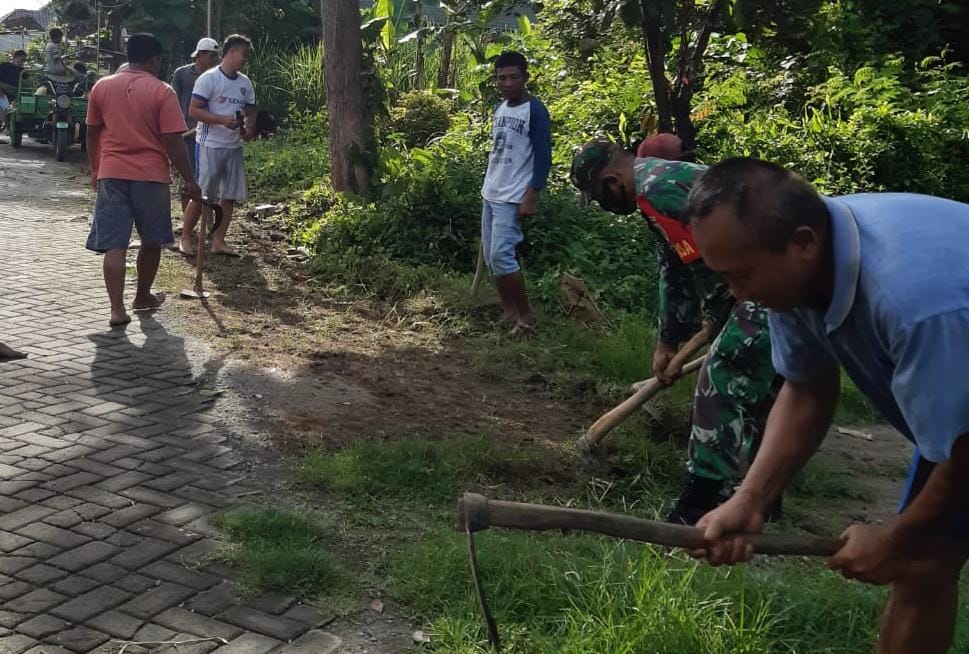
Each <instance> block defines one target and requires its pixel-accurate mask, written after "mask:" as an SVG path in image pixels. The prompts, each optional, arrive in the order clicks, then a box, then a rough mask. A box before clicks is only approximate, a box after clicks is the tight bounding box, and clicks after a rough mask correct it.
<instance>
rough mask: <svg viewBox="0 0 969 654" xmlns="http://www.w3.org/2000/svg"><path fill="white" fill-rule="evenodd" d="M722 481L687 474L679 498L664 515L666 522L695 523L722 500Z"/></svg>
mask: <svg viewBox="0 0 969 654" xmlns="http://www.w3.org/2000/svg"><path fill="white" fill-rule="evenodd" d="M723 486H724V484H723V482H722V481H721V480H719V479H707V478H706V477H698V476H697V475H687V476H686V481H685V482H683V490H682V491H680V498H679V499H678V500H676V506H674V507H673V510H672V511H670V513H669V515H667V516H666V522H671V523H673V524H678V525H691V526H692V525H695V524H696V522H697V520H699V519H700V518H702V517H703V516H704V515H706V514H707V513H709V512H710V511H712V510H713V509H715V508H716V507H718V506H719V505H720V503H721V502H723V498H722V496H721V492H722V491H723Z"/></svg>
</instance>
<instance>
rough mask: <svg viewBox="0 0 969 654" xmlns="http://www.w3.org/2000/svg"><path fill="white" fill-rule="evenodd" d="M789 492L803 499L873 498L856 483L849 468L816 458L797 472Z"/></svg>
mask: <svg viewBox="0 0 969 654" xmlns="http://www.w3.org/2000/svg"><path fill="white" fill-rule="evenodd" d="M790 492H791V493H792V494H793V495H794V497H798V498H800V499H804V500H817V499H826V500H846V499H852V500H862V501H870V500H873V499H874V498H873V497H872V494H871V492H870V491H868V490H867V489H865V488H863V487H862V486H861V485H860V484H859V483H858V481H857V479H856V478H855V476H854V474H853V473H852V472H851V471H850V470H848V469H847V468H845V467H842V466H838V465H834V464H832V463H831V462H827V461H820V460H818V459H816V458H815V459H811V460H810V461H808V462H807V465H805V466H804V468H803V469H802V470H801V472H800V473H798V475H797V477H796V478H795V479H794V483H793V484H792V486H791V491H790Z"/></svg>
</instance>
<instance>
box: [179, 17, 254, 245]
mask: <svg viewBox="0 0 969 654" xmlns="http://www.w3.org/2000/svg"><path fill="white" fill-rule="evenodd" d="M251 50H252V41H250V40H249V39H248V38H247V37H245V36H242V35H241V34H233V35H231V36H229V37H228V38H226V40H225V42H224V43H223V44H222V63H221V64H220V65H218V66H216V67H215V68H211V69H209V70H207V71H206V72H204V73H202V74H201V75H199V78H198V80H197V81H196V82H195V88H194V89H193V91H192V102H191V104H190V105H189V108H188V115H189V117H191V118H192V119H194V120H197V121H198V123H199V124H198V131H197V133H196V136H195V142H196V164H197V165H198V168H197V170H198V184H199V186H200V187H201V188H202V196H203V197H204V198H205V199H206V200H207V201H209V202H215V201H216V200H217V201H218V202H219V203H220V204H221V205H222V216H223V218H222V222H221V223H219V225H218V226H217V227H216V229H215V231H214V232H213V234H212V252H213V253H214V254H223V255H226V256H233V257H234V256H239V255H238V253H236V251H235V250H233V249H232V248H230V247H229V246H228V245H227V244H226V242H225V235H226V232H227V231H228V229H229V220H230V219H231V218H232V209H233V207H234V206H235V203H236V202H242V201H243V200H245V199H246V169H245V161H244V158H243V153H242V144H243V142H244V141H251V140H252V139H253V138H254V137H255V135H256V120H255V119H256V91H255V89H254V88H253V86H252V82H251V81H249V78H248V77H246V76H245V75H244V74H243V73H242V70H243V69H244V68H245V67H246V62H247V61H248V59H249V53H250V52H251ZM197 215H198V213H197V212H196V211H189V210H186V212H185V214H184V216H183V217H182V242H181V249H182V251H183V252H190V251H191V245H192V244H191V238H192V230H193V228H194V226H195V219H194V216H197Z"/></svg>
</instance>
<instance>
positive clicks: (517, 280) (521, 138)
mask: <svg viewBox="0 0 969 654" xmlns="http://www.w3.org/2000/svg"><path fill="white" fill-rule="evenodd" d="M495 80H496V82H497V83H498V90H499V92H500V93H501V97H502V98H504V102H502V103H501V104H500V105H499V106H498V108H497V109H495V115H494V121H493V125H492V130H491V137H492V140H493V147H492V149H491V154H490V156H489V157H488V172H487V174H486V175H485V180H484V185H483V186H482V187H481V198H482V209H481V246H482V254H483V255H484V260H485V263H486V264H487V265H488V269H489V270H490V271H491V274H492V275H494V278H495V286H497V288H498V295H499V296H500V297H501V308H502V310H503V312H504V319H505V320H507V321H508V322H509V324H511V325H512V329H511V336H512V337H514V338H524V337H527V336H529V335H530V334H531V333H532V332H533V331H534V329H535V319H534V318H533V317H532V308H531V305H530V304H529V302H528V295H527V294H526V293H525V278H524V277H523V276H522V273H521V267H520V266H519V265H518V258H517V256H516V253H515V248H516V247H518V244H519V243H521V242H522V240H523V238H524V237H523V235H522V227H521V221H522V219H523V218H526V217H528V216H531V215H534V214H535V212H536V211H537V210H538V193H539V191H541V190H542V189H543V188H545V184H546V182H547V181H548V173H549V170H550V169H551V167H552V128H551V123H550V121H549V116H548V110H547V109H546V108H545V105H543V104H542V102H541V101H540V100H539V99H538V98H533V97H531V96H530V95H529V93H528V88H527V83H528V62H527V61H526V60H525V57H524V56H522V55H521V54H519V53H517V52H505V53H502V54H501V55H500V56H499V57H498V59H496V60H495Z"/></svg>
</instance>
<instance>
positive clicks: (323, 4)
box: [320, 0, 371, 193]
mask: <svg viewBox="0 0 969 654" xmlns="http://www.w3.org/2000/svg"><path fill="white" fill-rule="evenodd" d="M320 13H321V14H322V16H323V75H324V79H325V82H326V110H327V114H328V117H329V125H330V177H331V179H332V181H333V188H334V189H335V190H337V191H353V192H355V193H362V192H365V191H366V190H367V187H368V185H369V173H368V171H367V166H366V165H365V163H364V162H363V161H362V160H361V159H360V155H362V154H363V153H365V152H366V151H368V150H369V148H370V140H371V139H370V121H369V115H368V111H367V108H366V106H365V104H364V100H363V77H362V69H363V50H362V44H361V40H360V5H359V4H358V0H320Z"/></svg>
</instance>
